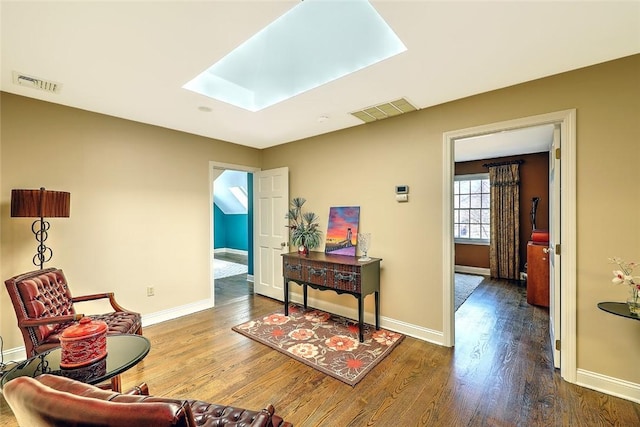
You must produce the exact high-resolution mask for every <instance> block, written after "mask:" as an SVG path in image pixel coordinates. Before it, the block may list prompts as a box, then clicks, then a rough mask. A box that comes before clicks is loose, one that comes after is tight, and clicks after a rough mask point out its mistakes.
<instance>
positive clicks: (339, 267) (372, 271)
mask: <svg viewBox="0 0 640 427" xmlns="http://www.w3.org/2000/svg"><path fill="white" fill-rule="evenodd" d="M380 261H382V259H380V258H371V259H370V260H368V261H358V258H357V257H353V256H346V255H331V254H325V253H323V252H309V255H307V256H304V255H298V253H296V252H292V253H288V254H283V255H282V263H283V264H282V271H283V276H284V314H285V316H288V315H289V282H290V281H292V282H296V283H297V284H299V285H302V289H303V294H304V308H307V286H311V287H312V288H313V289H318V290H321V291H325V290H332V291H335V292H337V293H338V294H350V295H353V296H354V297H356V298H357V299H358V326H359V328H360V334H359V338H360V342H363V341H364V336H363V333H362V329H363V325H364V322H363V317H364V297H365V296H367V295H369V294H371V293H373V294H374V296H375V318H376V330H377V329H380Z"/></svg>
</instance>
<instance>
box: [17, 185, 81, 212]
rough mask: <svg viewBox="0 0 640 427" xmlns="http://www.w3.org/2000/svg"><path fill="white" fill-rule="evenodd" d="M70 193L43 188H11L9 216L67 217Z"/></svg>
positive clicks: (69, 206)
mask: <svg viewBox="0 0 640 427" xmlns="http://www.w3.org/2000/svg"><path fill="white" fill-rule="evenodd" d="M70 210H71V193H67V192H65V191H51V190H45V189H44V187H43V188H40V189H39V190H11V216H12V217H30V218H56V217H69V213H70Z"/></svg>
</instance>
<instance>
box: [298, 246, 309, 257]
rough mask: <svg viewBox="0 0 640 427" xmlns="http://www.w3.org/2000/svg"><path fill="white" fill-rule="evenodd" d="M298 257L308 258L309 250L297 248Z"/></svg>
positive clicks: (304, 247)
mask: <svg viewBox="0 0 640 427" xmlns="http://www.w3.org/2000/svg"><path fill="white" fill-rule="evenodd" d="M298 255H300V256H309V248H307V247H306V246H304V245H300V246H298Z"/></svg>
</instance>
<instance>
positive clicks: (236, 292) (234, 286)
mask: <svg viewBox="0 0 640 427" xmlns="http://www.w3.org/2000/svg"><path fill="white" fill-rule="evenodd" d="M215 258H216V259H221V260H224V261H230V262H235V263H238V264H244V265H247V255H242V254H234V253H227V252H222V253H216V254H215ZM214 287H215V301H216V307H220V306H221V305H224V304H229V303H231V302H236V301H240V300H246V299H247V298H248V297H250V296H251V295H253V282H249V281H248V280H247V275H246V274H238V275H237V276H229V277H223V278H222V279H215V280H214Z"/></svg>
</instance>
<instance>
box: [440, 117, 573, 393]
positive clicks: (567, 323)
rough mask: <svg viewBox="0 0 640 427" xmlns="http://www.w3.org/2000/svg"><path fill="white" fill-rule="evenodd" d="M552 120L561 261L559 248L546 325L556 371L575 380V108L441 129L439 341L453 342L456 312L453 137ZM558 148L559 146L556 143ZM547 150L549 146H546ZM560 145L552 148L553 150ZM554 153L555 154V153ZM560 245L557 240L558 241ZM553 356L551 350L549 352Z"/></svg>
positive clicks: (552, 212)
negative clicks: (557, 351)
mask: <svg viewBox="0 0 640 427" xmlns="http://www.w3.org/2000/svg"><path fill="white" fill-rule="evenodd" d="M548 124H551V125H554V129H556V131H555V133H556V134H557V135H558V137H559V141H561V144H562V151H561V152H562V156H561V157H560V156H559V158H558V163H559V168H558V174H559V178H560V180H561V182H562V193H561V194H560V197H559V199H560V203H558V204H557V205H556V206H555V207H554V208H553V209H552V210H551V211H550V216H551V217H555V218H559V227H558V231H560V233H558V241H557V242H558V244H559V242H560V238H561V241H562V248H563V249H562V253H563V256H562V262H561V263H560V257H559V253H555V252H554V254H553V256H554V257H555V258H554V260H555V266H556V271H557V273H556V275H557V277H558V280H557V284H558V285H559V286H557V287H556V291H555V292H556V298H554V302H555V307H554V308H551V307H550V313H551V312H554V313H557V315H554V316H553V318H554V322H557V323H556V324H555V326H554V325H551V324H550V330H552V331H554V333H555V338H556V339H554V337H550V340H551V343H552V345H553V344H555V345H553V347H554V348H556V349H559V348H560V345H559V342H560V339H562V347H561V348H562V364H561V365H560V373H561V376H562V377H563V378H564V379H565V380H567V381H569V382H576V375H577V372H576V360H575V350H576V349H575V345H576V330H575V294H576V284H575V258H576V257H575V249H576V236H575V233H576V231H575V217H576V215H575V205H576V201H575V198H576V183H575V110H566V111H560V112H556V113H549V114H543V115H539V116H532V117H527V118H523V119H516V120H511V121H507V122H501V123H494V124H490V125H484V126H478V127H474V128H469V129H462V130H458V131H451V132H446V133H445V134H444V135H443V143H444V156H443V157H444V158H443V198H444V200H443V227H442V228H443V233H444V235H443V344H444V345H447V346H453V345H454V342H455V312H454V310H453V304H454V265H455V250H454V239H453V202H452V192H453V180H454V165H455V164H454V159H455V142H456V140H459V139H464V138H472V137H482V136H485V135H491V134H496V133H504V132H509V131H513V130H516V129H525V128H528V127H532V126H542V125H548ZM558 148H559V146H558ZM549 149H550V150H551V147H549ZM556 153H560V151H559V150H558V151H556V150H555V148H554V149H553V156H555V155H556ZM554 158H555V157H554ZM558 248H559V246H558ZM554 356H555V354H554Z"/></svg>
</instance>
